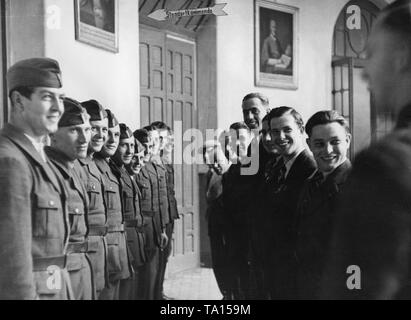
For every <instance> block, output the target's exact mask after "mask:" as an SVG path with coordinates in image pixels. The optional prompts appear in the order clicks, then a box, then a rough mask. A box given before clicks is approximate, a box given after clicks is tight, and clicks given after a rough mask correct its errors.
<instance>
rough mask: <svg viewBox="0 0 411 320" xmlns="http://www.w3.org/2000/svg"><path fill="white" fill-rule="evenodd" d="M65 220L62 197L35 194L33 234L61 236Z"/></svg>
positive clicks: (49, 236)
mask: <svg viewBox="0 0 411 320" xmlns="http://www.w3.org/2000/svg"><path fill="white" fill-rule="evenodd" d="M62 235H64V222H63V214H62V209H61V201H60V198H59V197H58V196H57V195H56V196H53V195H50V194H35V210H34V217H33V236H34V237H40V238H44V237H48V238H56V239H58V238H61V237H62Z"/></svg>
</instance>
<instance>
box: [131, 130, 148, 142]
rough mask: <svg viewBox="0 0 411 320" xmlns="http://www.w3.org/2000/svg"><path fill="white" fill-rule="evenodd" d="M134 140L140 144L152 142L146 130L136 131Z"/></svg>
mask: <svg viewBox="0 0 411 320" xmlns="http://www.w3.org/2000/svg"><path fill="white" fill-rule="evenodd" d="M133 135H134V138H136V139H137V140H138V141H139V142H140V143H143V144H144V143H147V142H150V137H149V133H148V131H147V130H146V129H139V130H136V131H134V133H133Z"/></svg>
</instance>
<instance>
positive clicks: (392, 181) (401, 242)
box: [322, 150, 411, 299]
mask: <svg viewBox="0 0 411 320" xmlns="http://www.w3.org/2000/svg"><path fill="white" fill-rule="evenodd" d="M387 151H388V152H387ZM398 159H401V157H399V158H398ZM401 161H402V160H401ZM398 162H399V161H397V160H396V159H395V152H389V150H379V152H378V153H371V154H370V153H368V154H364V155H360V156H359V157H358V161H356V163H355V165H354V169H353V172H352V175H351V177H350V178H349V179H348V181H347V183H346V185H345V186H344V191H343V192H342V194H341V197H340V198H339V199H338V200H337V201H338V202H337V206H338V209H337V210H336V221H337V222H336V225H335V229H334V237H333V241H332V246H331V250H330V252H329V258H328V264H327V268H326V271H325V275H324V277H323V283H322V298H324V299H395V298H399V297H400V296H401V291H402V290H403V288H404V284H405V282H406V276H407V273H408V268H409V262H410V261H409V254H410V252H409V251H410V250H409V249H410V241H411V234H410V226H411V224H410V222H411V219H410V214H411V206H410V199H409V198H410V196H411V187H410V181H409V180H410V179H409V178H410V177H411V173H410V169H409V168H408V166H404V164H398ZM349 268H351V269H349ZM353 268H354V269H353ZM354 270H355V271H354Z"/></svg>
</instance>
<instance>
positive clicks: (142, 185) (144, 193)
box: [138, 182, 151, 200]
mask: <svg viewBox="0 0 411 320" xmlns="http://www.w3.org/2000/svg"><path fill="white" fill-rule="evenodd" d="M138 188H139V189H140V192H141V199H142V200H147V199H150V196H151V194H150V187H149V185H148V182H139V183H138Z"/></svg>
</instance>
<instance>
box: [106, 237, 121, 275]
mask: <svg viewBox="0 0 411 320" xmlns="http://www.w3.org/2000/svg"><path fill="white" fill-rule="evenodd" d="M120 236H121V235H120V233H118V232H115V233H108V234H107V238H106V239H107V251H108V252H107V260H108V272H109V273H115V272H119V271H121V260H120Z"/></svg>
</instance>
